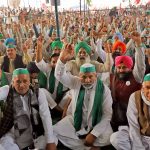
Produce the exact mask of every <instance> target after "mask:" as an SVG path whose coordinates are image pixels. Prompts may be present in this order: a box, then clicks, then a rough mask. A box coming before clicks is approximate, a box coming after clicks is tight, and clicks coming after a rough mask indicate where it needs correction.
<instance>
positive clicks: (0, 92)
mask: <svg viewBox="0 0 150 150" xmlns="http://www.w3.org/2000/svg"><path fill="white" fill-rule="evenodd" d="M8 93H9V85H5V86H2V87H0V100H6V99H7V96H8Z"/></svg>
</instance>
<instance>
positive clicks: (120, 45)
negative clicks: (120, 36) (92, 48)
mask: <svg viewBox="0 0 150 150" xmlns="http://www.w3.org/2000/svg"><path fill="white" fill-rule="evenodd" d="M118 48H121V53H122V54H124V53H125V52H126V44H125V43H123V42H121V41H119V40H118V41H116V42H115V43H114V44H113V47H112V50H113V52H114V51H116V50H117V49H118Z"/></svg>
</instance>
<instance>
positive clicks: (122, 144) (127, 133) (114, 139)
mask: <svg viewBox="0 0 150 150" xmlns="http://www.w3.org/2000/svg"><path fill="white" fill-rule="evenodd" d="M142 99H143V100H144V102H145V103H146V104H147V105H148V106H149V114H150V103H149V102H148V101H147V100H146V98H145V97H144V95H142ZM127 118H128V122H129V128H128V127H127V126H126V127H121V128H120V129H119V131H118V132H116V133H114V134H113V135H112V136H111V143H112V144H113V146H114V147H115V148H116V149H117V150H120V149H121V150H150V137H148V136H143V135H141V133H140V125H139V122H138V110H137V108H136V103H135V93H133V94H132V95H131V96H130V99H129V104H128V109H127Z"/></svg>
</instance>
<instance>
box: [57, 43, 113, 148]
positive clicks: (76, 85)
mask: <svg viewBox="0 0 150 150" xmlns="http://www.w3.org/2000/svg"><path fill="white" fill-rule="evenodd" d="M70 51H71V52H70ZM72 51H73V49H72V48H71V45H67V46H66V47H65V49H64V50H63V52H62V53H61V56H60V59H59V60H58V62H57V64H56V70H55V76H56V78H57V80H59V81H60V82H62V83H63V84H64V85H66V86H67V87H69V88H70V89H72V90H71V92H72V95H73V96H72V101H71V103H70V108H71V113H70V114H68V115H67V116H66V117H65V118H63V119H62V120H61V121H60V122H58V123H57V124H56V125H55V126H54V132H55V133H56V136H57V138H58V139H59V140H60V141H61V142H62V143H63V144H64V145H65V146H67V147H69V148H71V149H75V150H83V149H86V148H87V149H91V150H99V147H100V146H105V145H109V144H110V142H109V138H110V135H111V134H112V129H111V126H110V119H111V115H112V97H111V93H110V90H109V89H108V87H106V86H105V85H104V84H103V83H102V81H101V80H100V79H99V78H97V74H96V68H95V66H94V65H92V64H90V63H86V64H84V65H82V66H81V67H80V73H79V77H75V76H73V75H71V74H70V73H69V72H66V71H65V63H66V62H67V61H68V60H69V59H70V58H71V57H72Z"/></svg>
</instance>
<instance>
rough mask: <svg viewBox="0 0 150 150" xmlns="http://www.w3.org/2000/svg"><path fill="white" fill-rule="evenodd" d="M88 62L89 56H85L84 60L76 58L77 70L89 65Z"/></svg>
mask: <svg viewBox="0 0 150 150" xmlns="http://www.w3.org/2000/svg"><path fill="white" fill-rule="evenodd" d="M90 61H91V60H90V56H87V57H85V58H79V57H76V64H77V66H78V67H79V68H80V67H81V66H82V65H83V64H85V63H90Z"/></svg>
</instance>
